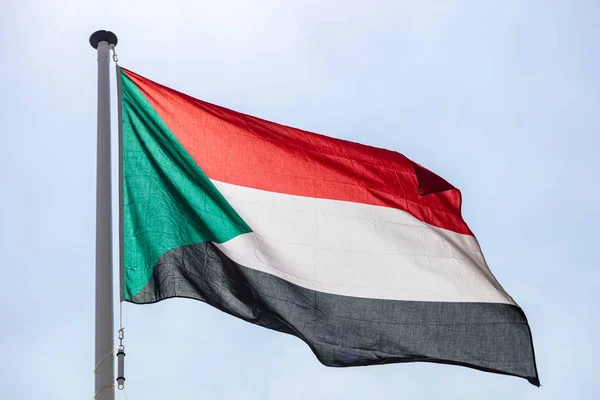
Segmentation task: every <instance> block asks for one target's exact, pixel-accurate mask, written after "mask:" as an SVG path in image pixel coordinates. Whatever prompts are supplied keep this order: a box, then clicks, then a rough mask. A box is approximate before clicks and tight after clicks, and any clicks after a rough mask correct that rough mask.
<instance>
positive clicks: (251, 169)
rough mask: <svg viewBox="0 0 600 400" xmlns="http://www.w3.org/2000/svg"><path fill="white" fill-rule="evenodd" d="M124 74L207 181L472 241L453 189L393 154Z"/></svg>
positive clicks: (427, 171)
mask: <svg viewBox="0 0 600 400" xmlns="http://www.w3.org/2000/svg"><path fill="white" fill-rule="evenodd" d="M124 71H125V73H126V74H127V76H128V77H129V78H130V79H131V80H132V81H133V82H135V84H136V85H137V86H138V87H139V88H140V90H141V91H142V93H144V95H145V96H146V98H147V99H148V101H149V102H150V104H152V106H153V107H154V109H155V110H156V111H157V112H158V114H159V115H160V116H161V118H162V119H163V121H164V122H165V123H166V125H167V126H168V127H169V129H170V130H171V132H173V134H174V135H175V136H176V137H177V139H178V140H179V141H180V142H181V143H182V144H183V146H184V147H185V148H186V149H187V151H188V152H189V153H190V154H191V156H192V157H193V158H194V160H196V162H197V163H198V165H199V166H200V167H201V168H202V170H204V172H205V173H206V174H207V175H208V176H209V177H210V178H211V179H216V180H218V181H222V182H227V183H231V184H235V185H240V186H246V187H252V188H256V189H262V190H268V191H272V192H279V193H285V194H292V195H298V196H308V197H319V198H324V199H332V200H343V201H352V202H357V203H365V204H373V205H377V206H385V207H392V208H398V209H401V210H404V211H407V212H409V213H410V214H412V215H414V216H415V217H416V218H418V219H419V220H421V221H423V222H426V223H428V224H431V225H434V226H437V227H440V228H445V229H448V230H451V231H454V232H457V233H463V234H469V235H472V233H471V231H470V230H469V228H468V226H467V224H466V223H465V222H464V221H463V219H462V216H461V212H460V207H461V196H460V192H459V190H458V189H456V188H454V187H453V186H452V185H450V184H449V183H448V182H446V181H445V180H444V179H443V178H441V177H439V176H437V175H435V174H434V173H433V172H431V171H429V170H427V169H425V168H424V167H422V166H420V165H418V164H416V163H413V162H412V161H411V160H409V159H408V158H406V157H405V156H403V155H402V154H400V153H397V152H393V151H389V150H385V149H380V148H376V147H371V146H366V145H362V144H358V143H353V142H348V141H345V140H340V139H334V138H330V137H327V136H323V135H319V134H316V133H311V132H306V131H303V130H300V129H296V128H291V127H288V126H284V125H280V124H276V123H274V122H269V121H265V120H262V119H260V118H256V117H252V116H249V115H245V114H242V113H238V112H235V111H232V110H228V109H226V108H224V107H220V106H216V105H213V104H210V103H206V102H204V101H201V100H197V99H194V98H192V97H190V96H187V95H185V94H183V93H180V92H177V91H175V90H173V89H170V88H167V87H165V86H163V85H160V84H158V83H156V82H153V81H151V80H149V79H146V78H144V77H142V76H140V75H137V74H135V73H134V72H131V71H128V70H125V69H124Z"/></svg>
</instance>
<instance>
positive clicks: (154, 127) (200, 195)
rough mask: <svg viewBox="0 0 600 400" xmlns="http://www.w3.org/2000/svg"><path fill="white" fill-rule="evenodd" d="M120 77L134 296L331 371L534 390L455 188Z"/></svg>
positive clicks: (511, 305) (129, 285)
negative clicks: (516, 382)
mask: <svg viewBox="0 0 600 400" xmlns="http://www.w3.org/2000/svg"><path fill="white" fill-rule="evenodd" d="M118 80H119V99H120V112H121V121H120V122H121V126H120V128H121V129H120V131H121V141H122V154H121V157H122V158H121V165H122V199H121V201H122V205H121V225H122V227H121V228H122V229H121V232H122V233H121V235H122V236H121V241H122V249H123V250H122V264H123V266H122V271H121V272H122V297H123V299H124V300H125V301H128V302H131V303H137V304H149V303H154V302H157V301H161V300H164V299H167V298H172V297H184V298H190V299H197V300H200V301H203V302H206V303H208V304H210V305H212V306H214V307H216V308H218V309H220V310H222V311H224V312H226V313H229V314H231V315H234V316H236V317H239V318H241V319H243V320H246V321H249V322H252V323H254V324H257V325H260V326H264V327H267V328H270V329H274V330H277V331H280V332H285V333H289V334H292V335H295V336H297V337H298V338H300V339H302V340H303V341H304V342H305V343H306V344H307V345H308V346H309V347H310V349H311V350H312V351H313V352H314V354H315V355H316V357H317V358H318V359H319V361H320V362H321V363H323V364H324V365H327V366H336V367H345V366H358V365H372V364H385V363H400V362H411V361H427V362H436V363H446V364H454V365H462V366H467V367H471V368H476V369H479V370H483V371H489V372H496V373H501V374H508V375H514V376H518V377H522V378H525V379H527V380H528V381H529V382H531V383H532V384H534V385H538V386H539V379H538V374H537V369H536V365H535V357H534V350H533V344H532V338H531V332H530V329H529V325H528V323H527V319H526V317H525V314H524V313H523V311H522V310H521V308H520V307H519V306H518V305H517V304H516V303H515V301H514V300H513V299H512V298H511V297H510V296H509V295H508V294H507V293H506V292H505V291H504V289H503V288H502V287H501V286H500V284H499V283H498V281H497V280H496V279H495V278H494V276H493V275H492V273H491V272H490V270H489V268H488V266H487V264H486V262H485V259H484V257H483V254H482V252H481V249H480V246H479V244H478V242H477V240H476V239H475V236H474V235H473V233H472V232H471V230H470V229H469V227H468V226H467V224H466V223H465V221H464V220H463V218H462V216H461V194H460V192H459V190H458V189H457V188H455V187H454V186H452V185H451V184H450V183H448V182H447V181H446V180H444V179H443V178H441V177H440V176H438V175H436V174H434V173H433V172H431V171H429V170H428V169H426V168H425V167H423V166H421V165H420V164H418V163H416V162H413V161H411V160H410V159H408V158H407V157H405V156H403V155H402V154H400V153H397V152H394V151H389V150H385V149H380V148H376V147H371V146H366V145H363V144H358V143H353V142H349V141H345V140H340V139H335V138H331V137H327V136H323V135H319V134H315V133H310V132H307V131H303V130H300V129H295V128H291V127H288V126H284V125H280V124H277V123H273V122H269V121H265V120H262V119H259V118H256V117H252V116H249V115H245V114H242V113H239V112H235V111H232V110H229V109H226V108H223V107H220V106H216V105H213V104H210V103H207V102H204V101H201V100H197V99H195V98H192V97H190V96H187V95H185V94H183V93H180V92H177V91H175V90H173V89H170V88H167V87H165V86H163V85H160V84H158V83H155V82H153V81H151V80H149V79H147V78H144V77H142V76H140V75H138V74H136V73H134V72H131V71H129V70H126V69H123V68H121V69H119V70H118Z"/></svg>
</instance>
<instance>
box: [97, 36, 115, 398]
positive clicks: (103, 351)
mask: <svg viewBox="0 0 600 400" xmlns="http://www.w3.org/2000/svg"><path fill="white" fill-rule="evenodd" d="M97 50H98V155H97V160H96V162H97V170H96V365H98V363H100V364H99V365H98V367H97V370H96V378H95V392H96V393H97V394H96V399H97V400H114V398H115V390H114V386H111V385H113V384H114V383H115V376H114V374H115V372H114V356H113V355H112V354H111V355H108V356H107V354H109V353H110V352H111V351H113V349H114V336H113V334H114V314H113V271H112V196H111V194H112V191H111V167H110V165H111V155H110V140H111V135H110V71H109V67H110V57H109V52H110V48H109V44H108V42H106V41H101V42H99V43H98V47H97Z"/></svg>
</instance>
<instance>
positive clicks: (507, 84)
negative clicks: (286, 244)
mask: <svg viewBox="0 0 600 400" xmlns="http://www.w3.org/2000/svg"><path fill="white" fill-rule="evenodd" d="M599 21H600V2H598V1H580V0H573V1H566V0H565V1H534V0H527V1H524V0H516V1H509V0H502V1H475V0H474V1H450V0H449V1H413V2H408V1H391V0H390V1H376V0H375V1H365V0H362V1H353V0H352V1H350V0H347V1H326V0H303V1H283V0H266V1H237V2H236V1H210V2H208V1H203V0H201V1H188V2H185V1H182V0H169V1H160V2H156V1H149V0H143V1H142V0H139V1H138V0H136V1H123V0H120V1H117V0H105V1H97V0H89V1H75V0H68V1H67V0H60V1H59V0H56V1H32V0H18V1H17V0H3V1H1V2H0V43H1V44H2V55H1V56H0V72H1V76H2V78H0V115H1V117H2V119H1V121H2V129H1V130H0V135H1V138H2V141H1V142H0V143H1V144H0V188H1V189H0V254H1V255H2V259H1V261H0V268H1V270H2V274H1V279H2V283H3V284H2V290H1V291H0V354H1V355H2V358H3V361H2V363H0V398H2V399H91V398H92V395H93V392H94V389H93V377H92V370H93V368H94V224H95V216H94V215H95V214H94V213H95V156H96V54H95V51H94V50H93V49H92V48H91V47H90V45H89V44H88V38H89V35H90V34H91V33H92V32H93V31H95V30H97V29H111V30H113V31H114V32H115V33H116V34H117V35H118V36H119V39H120V42H119V45H118V46H117V51H118V55H119V60H120V63H121V64H122V65H123V66H125V67H127V68H129V69H132V70H133V71H136V72H138V73H140V74H142V75H145V76H147V77H149V78H151V79H153V80H157V81H158V82H161V83H163V84H165V85H168V86H170V87H173V88H175V89H178V90H181V91H184V92H187V93H188V94H191V95H193V96H195V97H199V98H201V99H204V100H206V101H210V102H213V103H217V104H220V105H223V106H226V107H229V108H233V109H235V110H238V111H242V112H245V113H249V114H254V115H256V116H259V117H262V118H266V119H270V120H274V121H276V122H280V123H284V124H287V125H293V126H296V127H299V128H303V129H307V130H312V131H316V132H319V133H324V134H327V135H331V136H335V137H339V138H344V139H349V140H352V141H358V142H362V143H366V144H370V145H374V146H378V147H385V148H389V149H392V150H396V151H399V152H401V153H403V154H405V155H407V156H408V157H410V158H411V159H413V160H415V161H417V162H419V163H421V164H423V165H425V166H427V167H428V168H430V169H432V170H433V171H435V172H437V173H438V174H440V175H441V176H443V177H445V178H446V179H447V180H449V181H450V182H451V183H453V184H454V185H456V186H457V187H459V188H460V189H461V190H462V193H463V199H464V202H463V212H464V216H465V219H466V221H467V222H468V223H469V225H470V227H471V228H472V230H473V231H474V232H475V234H476V235H477V237H478V238H479V241H480V243H481V246H482V248H483V251H484V254H485V255H486V258H487V261H488V263H489V265H490V268H491V269H492V271H493V272H494V274H495V275H496V277H497V278H498V280H499V281H500V282H501V284H502V285H503V286H504V288H505V289H506V290H507V291H508V292H509V293H510V294H511V295H512V296H513V297H514V298H515V300H516V301H517V302H518V303H519V304H520V305H521V307H522V308H523V309H524V311H525V313H526V315H527V316H528V318H529V321H530V325H531V329H532V331H533V339H534V345H535V349H536V354H537V361H538V368H539V373H540V378H541V382H542V387H541V388H540V389H537V388H535V387H534V386H532V385H530V384H529V383H527V381H525V380H523V379H519V378H514V377H506V376H500V375H494V374H488V373H484V372H479V371H475V370H471V369H468V368H462V367H455V366H445V365H432V364H424V363H413V364H400V365H398V364H396V365H386V366H376V367H361V368H351V369H332V368H326V367H324V366H322V365H320V364H319V363H318V361H317V360H316V358H315V357H314V356H313V354H312V353H311V352H310V350H309V349H308V347H307V346H306V345H305V344H304V343H302V342H301V341H300V340H298V339H296V338H294V337H291V336H287V335H284V334H280V333H276V332H273V331H269V330H266V329H263V328H259V327H256V326H254V325H251V324H248V323H246V322H243V321H241V320H237V319H235V318H233V317H230V316H228V315H225V314H222V313H220V312H218V311H216V310H215V309H212V308H211V307H209V306H207V305H205V304H203V303H200V302H196V301H190V300H182V299H175V300H168V301H164V302H162V303H158V304H155V305H147V306H136V305H132V304H125V305H124V307H123V308H124V319H125V325H126V343H125V344H126V349H127V360H126V361H127V365H126V369H127V372H126V377H127V387H126V389H127V393H128V396H129V399H130V400H136V399H270V400H278V399H291V400H295V399H361V400H362V399H374V400H377V399H421V398H423V399H461V400H465V399H481V398H485V399H488V400H494V399H528V400H529V399H560V400H564V399H599V398H600V367H599V366H598V358H599V356H600V341H599V339H598V335H599V333H598V332H599V330H600V257H599V256H598V254H599V250H598V248H599V247H600V234H599V232H598V226H599V225H600V212H599V207H598V197H599V195H600V188H599V179H598V173H599V172H600V162H599V156H598V145H599V144H600V139H599V134H600V129H599V128H600V120H599V105H600V75H599V71H600V65H599V61H600V56H599V55H600V22H599ZM112 74H113V77H114V72H112ZM113 83H114V81H113ZM112 99H113V103H114V106H113V112H115V111H116V95H115V91H114V86H113V96H112ZM113 126H114V127H116V115H115V114H114V113H113ZM114 132H115V133H116V129H115V130H114ZM114 155H115V156H116V153H115V154H114ZM114 165H115V166H116V157H115V164H114ZM115 179H116V175H115ZM115 189H116V186H115ZM115 199H116V197H115ZM114 220H115V222H116V215H115V219H114ZM115 226H116V224H115ZM115 243H116V242H115ZM115 260H116V251H115ZM117 398H118V399H119V398H123V397H122V394H121V393H117Z"/></svg>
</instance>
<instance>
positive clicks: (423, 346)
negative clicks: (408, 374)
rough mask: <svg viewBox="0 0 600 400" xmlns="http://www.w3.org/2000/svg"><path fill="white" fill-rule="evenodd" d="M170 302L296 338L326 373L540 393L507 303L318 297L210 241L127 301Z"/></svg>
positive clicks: (523, 335) (525, 336) (171, 262)
mask: <svg viewBox="0 0 600 400" xmlns="http://www.w3.org/2000/svg"><path fill="white" fill-rule="evenodd" d="M170 297H186V298H192V299H197V300H201V301H204V302H206V303H208V304H210V305H212V306H214V307H216V308H218V309H220V310H222V311H224V312H227V313H229V314H231V315H234V316H236V317H239V318H242V319H244V320H246V321H249V322H252V323H255V324H258V325H261V326H264V327H267V328H270V329H275V330H277V331H281V332H286V333H290V334H292V335H295V336H298V337H299V338H301V339H302V340H304V341H305V342H306V343H307V344H308V345H309V346H310V348H311V349H312V350H313V352H314V353H315V355H316V356H317V358H318V359H319V361H321V362H322V363H323V364H325V365H328V366H335V367H345V366H356V365H371V364H386V363H399V362H410V361H428V362H438V363H447V364H455V365H463V366H467V367H471V368H476V369H480V370H484V371H489V372H495V373H500V374H508V375H514V376H518V377H522V378H525V379H527V380H528V381H529V382H531V383H532V384H534V385H536V386H539V379H538V374H537V369H536V365H535V357H534V352H533V343H532V340H531V333H530V330H529V326H528V324H527V319H526V318H525V315H524V314H523V312H522V311H521V309H520V308H518V307H515V306H512V305H508V304H496V303H451V302H424V301H397V300H381V299H365V298H358V297H350V296H341V295H334V294H328V293H322V292H317V291H314V290H310V289H306V288H303V287H300V286H298V285H295V284H292V283H290V282H288V281H286V280H284V279H281V278H278V277H276V276H273V275H270V274H267V273H264V272H259V271H256V270H253V269H250V268H247V267H244V266H242V265H239V264H237V263H235V262H233V261H232V260H231V259H229V258H228V257H227V256H226V255H225V254H223V252H221V251H220V250H219V249H218V248H217V247H216V246H215V245H214V244H212V243H210V242H207V243H199V244H194V245H190V246H185V247H180V248H177V249H175V250H172V251H170V252H168V253H166V254H164V255H163V256H162V257H161V259H160V260H159V262H158V264H157V266H156V268H155V269H154V275H153V277H152V279H151V280H150V282H149V284H148V285H147V286H146V287H145V288H144V289H143V290H142V291H141V292H140V293H138V294H137V295H135V296H134V297H132V298H131V299H130V300H129V301H130V302H132V303H138V304H148V303H154V302H157V301H160V300H163V299H166V298H170Z"/></svg>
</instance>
